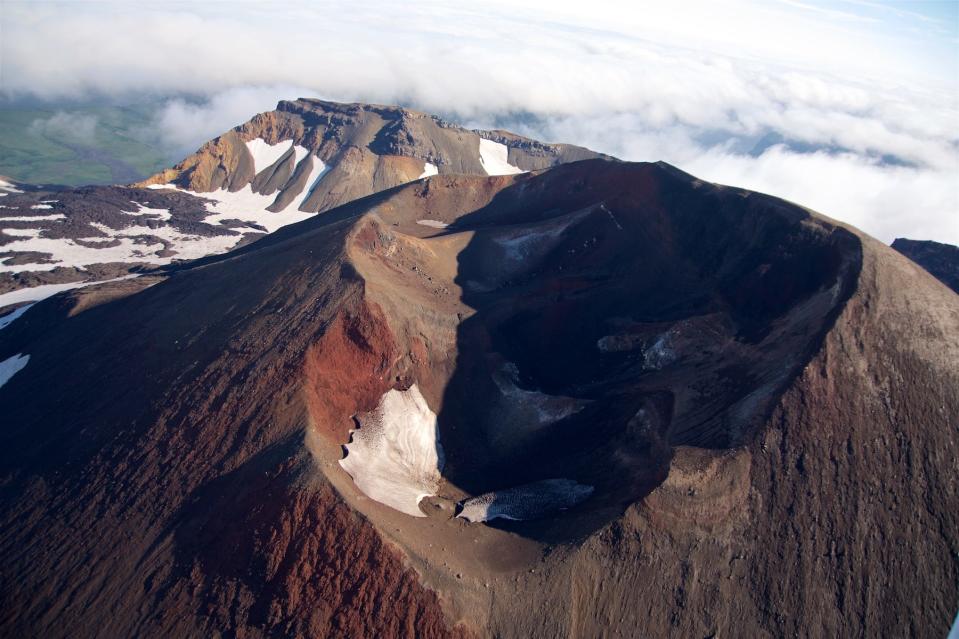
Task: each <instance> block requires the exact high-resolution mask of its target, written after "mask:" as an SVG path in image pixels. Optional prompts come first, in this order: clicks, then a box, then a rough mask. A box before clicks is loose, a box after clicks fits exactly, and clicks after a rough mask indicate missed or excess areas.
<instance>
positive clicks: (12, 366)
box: [0, 355, 30, 387]
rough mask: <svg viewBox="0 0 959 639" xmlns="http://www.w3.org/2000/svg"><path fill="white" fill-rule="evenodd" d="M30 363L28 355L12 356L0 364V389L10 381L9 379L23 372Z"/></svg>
mask: <svg viewBox="0 0 959 639" xmlns="http://www.w3.org/2000/svg"><path fill="white" fill-rule="evenodd" d="M28 361H30V356H29V355H14V356H13V357H9V358H7V359H5V360H3V361H2V362H0V387H2V386H3V385H4V384H6V383H7V382H9V381H10V378H11V377H13V376H14V375H16V374H17V373H19V372H20V371H22V370H23V367H24V366H26V365H27V362H28Z"/></svg>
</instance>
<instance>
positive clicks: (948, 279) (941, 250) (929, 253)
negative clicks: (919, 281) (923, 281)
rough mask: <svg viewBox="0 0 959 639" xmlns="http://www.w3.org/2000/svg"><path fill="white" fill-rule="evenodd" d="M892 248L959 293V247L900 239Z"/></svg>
mask: <svg viewBox="0 0 959 639" xmlns="http://www.w3.org/2000/svg"><path fill="white" fill-rule="evenodd" d="M892 248H894V249H896V250H897V251H899V252H900V253H902V254H903V255H905V256H906V257H908V258H909V259H910V260H912V261H913V262H915V263H916V264H918V265H919V266H921V267H922V268H924V269H926V270H927V271H929V273H931V274H932V276H933V277H935V278H936V279H937V280H939V281H940V282H942V283H943V284H945V285H946V286H948V287H949V288H951V289H952V290H953V291H955V292H956V293H959V246H953V245H952V244H943V243H941V242H931V241H929V240H909V239H906V238H904V237H898V238H896V240H895V241H894V242H893V243H892Z"/></svg>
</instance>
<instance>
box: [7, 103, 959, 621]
mask: <svg viewBox="0 0 959 639" xmlns="http://www.w3.org/2000/svg"><path fill="white" fill-rule="evenodd" d="M333 115H336V114H333ZM333 115H331V117H333ZM347 115H348V114H347ZM336 117H341V115H336ZM342 117H346V115H342ZM424 219H428V220H433V221H435V222H438V223H443V224H446V225H447V226H445V227H444V228H436V227H435V226H424V225H422V224H420V223H419V222H420V221H422V220H424ZM62 299H63V298H57V299H52V300H50V301H48V302H41V303H39V304H37V305H36V306H34V307H32V308H30V309H29V310H28V311H26V312H25V313H24V314H23V316H22V317H20V318H19V319H17V320H16V321H15V322H13V323H12V324H10V325H9V326H7V327H6V328H4V329H3V330H2V331H0V361H4V360H6V359H7V358H10V357H13V356H17V355H19V354H23V355H29V358H30V359H29V361H28V362H27V364H26V366H25V367H24V368H23V369H22V370H20V371H19V372H17V373H16V374H15V375H14V376H13V377H12V378H11V379H10V380H9V381H8V382H7V383H6V384H5V385H4V386H2V387H0V414H2V415H3V416H4V422H5V423H4V428H2V429H0V477H2V478H3V482H2V483H0V505H2V508H0V559H2V561H0V634H3V635H6V636H51V637H59V636H70V637H95V636H214V635H221V636H246V637H271V636H356V637H360V636H410V637H413V636H448V635H449V634H456V633H472V634H475V635H479V636H490V637H557V636H582V637H593V636H604V635H609V636H618V635H622V636H644V637H645V636H653V637H655V636H671V635H675V636H693V637H695V636H717V635H718V636H748V637H775V636H807V635H810V636H817V637H818V636H822V637H837V636H842V637H845V636H887V635H888V636H915V637H925V636H944V635H945V634H946V632H947V629H948V626H949V623H950V622H951V620H952V618H953V616H954V613H955V610H954V608H955V603H956V601H957V596H959V558H957V555H956V552H955V549H956V548H957V547H959V484H957V478H956V472H955V460H956V459H957V458H959V440H957V438H956V431H955V425H956V423H959V394H957V391H956V389H957V388H959V340H956V339H955V337H956V335H957V334H959V297H957V296H955V295H953V294H951V293H950V292H948V291H946V290H944V289H943V287H942V286H940V285H939V284H938V283H937V282H935V281H933V280H932V278H929V277H927V276H926V275H925V274H922V273H919V272H918V269H917V268H916V267H915V266H914V265H912V264H911V263H909V261H908V260H907V259H906V258H905V257H903V256H902V255H900V254H899V253H897V252H895V251H893V250H892V249H890V248H889V247H887V246H883V245H881V244H879V243H878V242H876V241H874V240H872V239H870V238H868V237H867V236H865V235H862V234H860V233H859V232H857V231H855V230H854V229H850V228H847V227H844V226H842V225H838V224H836V223H835V222H832V221H829V220H827V219H825V218H822V217H820V216H818V215H816V214H813V213H810V212H808V211H807V210H805V209H802V208H800V207H797V206H794V205H792V204H789V203H788V202H784V201H782V200H778V199H776V198H772V197H768V196H763V195H760V194H756V193H751V192H748V191H744V190H741V189H734V188H729V187H719V186H715V185H711V184H708V183H704V182H702V181H699V180H696V179H694V178H692V177H691V176H688V175H686V174H684V173H682V172H681V171H678V170H676V169H674V168H673V167H670V166H668V165H663V164H631V163H616V162H606V161H602V160H590V161H584V162H576V163H571V164H565V165H561V166H558V167H554V168H552V169H548V170H545V171H543V172H541V173H531V174H522V175H510V176H501V177H490V178H482V177H475V176H474V177H470V176H461V175H442V174H441V175H439V176H436V177H435V178H431V179H430V180H424V181H418V182H414V183H412V184H408V185H404V186H400V187H398V188H394V189H391V190H388V191H385V192H383V193H378V194H374V195H372V196H370V197H367V198H364V199H362V200H359V201H355V202H352V203H351V204H348V205H346V206H343V207H339V208H337V209H335V210H331V211H329V212H328V213H327V214H325V215H322V216H315V217H313V218H311V219H309V220H307V221H305V222H301V223H299V224H296V225H293V226H290V227H287V228H284V229H281V230H279V231H277V232H275V233H273V234H271V235H269V236H267V237H266V238H264V239H262V240H260V241H259V242H256V243H254V244H251V245H249V246H246V247H243V248H241V249H238V250H236V251H234V252H232V253H231V254H229V255H228V256H222V257H215V258H208V259H206V260H203V261H202V263H196V264H194V265H193V266H192V267H190V266H186V267H184V268H181V269H179V270H176V271H173V272H172V274H171V275H170V276H169V277H168V279H166V280H165V281H163V282H161V283H159V284H157V285H155V286H152V287H149V288H146V289H145V290H142V291H141V292H139V293H136V294H133V295H126V296H121V297H118V298H115V299H113V301H102V300H101V301H100V303H96V304H91V305H90V306H89V307H86V308H85V309H80V310H79V311H77V312H74V313H73V316H72V317H69V318H68V319H65V320H64V319H62V318H61V319H59V320H58V323H56V324H54V323H52V322H53V320H52V319H51V318H53V317H54V316H56V315H57V314H58V313H60V314H61V315H62V313H61V312H60V311H59V310H56V309H57V308H58V307H57V305H58V304H61V303H62ZM104 299H105V298H104ZM93 301H97V300H96V299H95V300H93ZM55 310H56V312H54V311H55ZM54 326H55V327H56V330H51V329H52V328H53V327H54ZM413 384H416V385H417V388H418V389H419V390H420V391H421V392H422V395H423V397H424V398H425V401H426V403H427V404H428V406H429V407H430V409H431V410H432V412H434V413H435V414H436V415H437V423H436V431H437V432H438V433H439V441H440V443H441V444H442V446H443V449H444V451H445V455H446V466H445V467H444V469H443V482H442V483H441V485H440V487H439V488H438V489H437V492H438V495H437V497H435V498H431V499H430V500H428V502H426V505H425V506H424V507H425V508H427V509H429V510H430V512H429V513H424V516H423V517H411V516H409V515H406V514H403V513H399V512H397V511H395V510H392V509H391V508H389V507H387V506H385V505H383V504H380V503H378V502H376V501H375V500H373V499H371V498H369V497H367V496H366V495H364V494H363V492H361V491H360V489H359V488H358V487H357V484H356V483H354V482H353V480H352V479H351V477H350V476H349V475H347V474H346V473H345V472H344V471H343V469H342V468H341V467H340V466H339V465H338V463H337V462H338V461H339V460H340V459H341V458H342V455H343V448H342V447H343V445H344V444H345V443H346V442H347V441H348V438H349V431H350V429H352V428H355V427H356V422H355V421H354V416H356V415H361V414H365V413H368V412H369V411H371V410H373V409H374V408H376V407H377V403H378V401H379V399H380V398H381V397H382V396H383V394H384V393H387V392H388V391H390V390H399V391H402V390H406V389H409V388H411V386H412V385H413ZM554 478H555V479H562V480H569V481H574V482H576V483H577V484H579V485H582V486H590V487H592V488H593V491H592V492H591V493H590V495H589V496H588V497H587V498H586V499H584V500H582V501H581V502H578V503H574V501H570V502H569V503H568V504H564V505H568V506H570V507H569V508H568V509H567V510H562V511H559V512H551V513H548V515H547V516H544V517H542V518H540V519H537V520H536V521H527V522H505V523H499V522H500V521H501V520H497V521H496V523H495V525H484V524H467V523H466V522H464V521H463V520H460V519H455V518H452V517H450V514H451V512H450V507H449V505H450V504H454V503H458V502H462V501H464V500H466V499H469V498H470V497H476V496H478V495H482V494H484V493H489V492H495V491H499V490H504V489H509V488H510V487H517V486H525V487H526V488H524V490H532V489H535V487H536V486H539V485H541V483H539V484H538V483H537V482H542V481H543V480H546V479H554ZM531 486H532V487H533V488H530V487H531ZM67 622H68V623H67Z"/></svg>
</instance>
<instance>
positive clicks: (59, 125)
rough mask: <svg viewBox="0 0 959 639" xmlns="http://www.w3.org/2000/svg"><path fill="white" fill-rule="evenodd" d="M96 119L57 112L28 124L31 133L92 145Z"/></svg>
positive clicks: (83, 115)
mask: <svg viewBox="0 0 959 639" xmlns="http://www.w3.org/2000/svg"><path fill="white" fill-rule="evenodd" d="M97 123H98V118H97V116H95V115H87V114H83V113H67V112H65V111H57V112H56V113H54V114H53V115H51V116H50V117H49V118H37V119H36V120H34V121H33V122H31V123H30V127H29V130H30V132H31V133H35V134H38V135H44V136H47V137H50V138H57V139H61V140H66V141H67V142H80V143H82V144H93V142H94V138H95V136H96V131H97Z"/></svg>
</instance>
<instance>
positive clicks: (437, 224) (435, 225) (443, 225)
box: [416, 220, 449, 229]
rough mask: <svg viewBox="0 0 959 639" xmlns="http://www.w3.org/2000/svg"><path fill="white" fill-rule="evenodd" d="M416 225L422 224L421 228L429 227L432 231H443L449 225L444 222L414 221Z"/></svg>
mask: <svg viewBox="0 0 959 639" xmlns="http://www.w3.org/2000/svg"><path fill="white" fill-rule="evenodd" d="M416 223H417V224H422V225H423V226H429V227H432V228H434V229H445V228H446V227H447V226H449V224H447V223H446V222H440V221H439V220H416Z"/></svg>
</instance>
